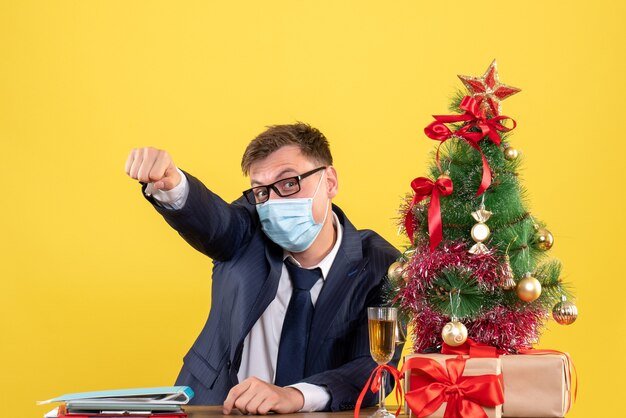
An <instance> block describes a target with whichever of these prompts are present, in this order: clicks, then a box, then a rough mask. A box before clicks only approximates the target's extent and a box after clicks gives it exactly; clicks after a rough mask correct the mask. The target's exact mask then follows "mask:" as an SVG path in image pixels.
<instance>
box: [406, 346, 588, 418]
mask: <svg viewBox="0 0 626 418" xmlns="http://www.w3.org/2000/svg"><path fill="white" fill-rule="evenodd" d="M468 342H469V344H466V345H467V346H464V347H460V348H458V349H452V350H451V349H450V348H449V347H444V350H443V351H444V352H447V353H449V354H411V355H408V356H406V357H405V365H404V368H403V371H404V379H405V399H406V402H405V411H406V412H407V414H409V415H412V416H415V417H430V416H432V417H441V416H443V417H445V418H449V417H465V418H469V417H472V418H473V417H478V416H480V417H484V416H488V417H491V416H503V417H525V418H539V417H546V418H547V417H564V416H565V414H566V413H567V412H568V411H569V409H570V408H571V405H572V402H573V400H574V399H575V397H576V386H577V385H576V384H575V382H574V380H575V373H573V371H574V370H573V367H574V365H573V363H572V361H571V359H570V357H569V356H568V355H567V354H566V353H561V352H558V351H555V350H533V349H528V350H522V354H518V355H511V354H507V355H502V353H501V352H496V350H495V348H493V347H489V346H484V345H481V344H477V343H474V342H473V341H469V340H468ZM463 353H465V354H463ZM459 357H460V358H462V359H464V360H465V368H464V372H463V373H462V374H463V377H466V376H467V377H468V379H467V380H465V379H461V380H460V379H459V378H458V377H457V376H456V375H455V373H456V372H455V371H454V370H451V369H450V367H448V366H447V365H446V366H444V367H442V368H441V369H440V370H438V371H435V372H433V370H434V368H436V366H434V365H433V364H432V362H433V361H434V362H436V363H438V364H439V365H443V364H444V362H446V363H447V362H448V361H449V360H450V359H458V358H459ZM414 359H421V360H414ZM424 359H429V360H430V361H427V360H424ZM485 361H486V363H484V362H485ZM456 367H459V366H456ZM493 370H497V373H495V372H493ZM500 373H501V374H500ZM481 374H482V375H489V374H492V375H496V376H497V377H498V380H499V383H500V389H501V390H502V395H503V398H502V399H503V401H502V402H500V404H501V406H497V407H495V408H494V407H489V406H490V405H492V404H493V403H494V401H495V400H499V398H498V396H497V395H498V393H497V390H498V385H497V383H496V382H495V379H494V378H493V377H492V378H486V379H487V380H491V381H490V382H489V383H487V384H486V385H485V381H483V380H473V381H472V380H470V379H469V376H477V375H481ZM455 379H456V380H455ZM479 384H480V385H482V386H479ZM457 388H458V389H457ZM435 395H436V396H435ZM448 399H453V401H454V402H455V404H454V405H456V406H455V407H454V409H456V410H455V411H452V410H450V409H451V406H450V405H448V404H447V403H446V404H445V411H444V410H443V409H442V408H443V405H444V402H447V401H448ZM459 400H463V402H460V401H459ZM437 402H439V405H440V406H438V409H437V411H435V412H432V411H433V407H434V406H435V405H436V403H437ZM468 402H469V403H468ZM470 403H471V404H472V405H471V406H472V408H473V409H472V410H469V409H467V407H466V406H467V405H470ZM476 405H479V406H482V407H483V408H482V409H483V411H484V414H483V413H479V412H477V411H478V410H477V409H476ZM462 407H463V408H462ZM427 413H431V415H427ZM476 414H478V415H476ZM490 414H493V415H490ZM496 414H497V415H496ZM500 414H501V415H500Z"/></svg>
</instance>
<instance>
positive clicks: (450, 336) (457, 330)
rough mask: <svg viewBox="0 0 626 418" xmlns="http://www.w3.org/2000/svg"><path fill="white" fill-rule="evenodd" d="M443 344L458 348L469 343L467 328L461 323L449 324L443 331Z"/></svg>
mask: <svg viewBox="0 0 626 418" xmlns="http://www.w3.org/2000/svg"><path fill="white" fill-rule="evenodd" d="M441 338H442V339H443V342H444V343H446V344H448V345H449V346H451V347H457V346H459V345H461V344H463V343H464V342H465V341H467V328H465V325H463V324H462V323H461V322H459V321H450V322H448V323H447V324H446V325H445V326H444V327H443V329H442V330H441Z"/></svg>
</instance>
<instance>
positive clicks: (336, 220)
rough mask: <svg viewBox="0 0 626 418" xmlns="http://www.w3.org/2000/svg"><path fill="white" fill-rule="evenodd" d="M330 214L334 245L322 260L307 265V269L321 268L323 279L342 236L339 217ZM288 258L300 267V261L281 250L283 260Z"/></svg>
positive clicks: (333, 258)
mask: <svg viewBox="0 0 626 418" xmlns="http://www.w3.org/2000/svg"><path fill="white" fill-rule="evenodd" d="M332 214H333V225H334V226H335V227H336V229H337V240H336V241H335V245H333V248H332V250H330V252H329V253H328V254H327V255H326V257H324V258H323V259H322V261H320V262H319V263H318V264H316V265H314V266H311V267H307V268H308V269H314V268H317V267H319V268H320V270H322V278H323V279H324V280H326V277H327V276H328V272H329V271H330V268H331V267H332V265H333V262H334V261H335V257H336V256H337V252H338V251H339V247H340V246H341V240H342V238H343V225H341V222H339V218H338V217H337V215H336V214H335V212H332ZM288 258H289V259H291V261H292V262H293V263H294V264H295V265H297V266H298V267H302V266H301V265H300V263H299V262H298V260H296V259H295V258H293V256H292V255H291V254H290V253H289V252H288V251H283V261H285V260H286V259H288Z"/></svg>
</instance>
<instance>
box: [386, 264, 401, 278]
mask: <svg viewBox="0 0 626 418" xmlns="http://www.w3.org/2000/svg"><path fill="white" fill-rule="evenodd" d="M403 273H404V262H403V261H395V262H393V263H391V265H390V266H389V268H388V269H387V277H389V278H390V279H391V280H392V281H397V280H400V278H402V277H403V276H402V274H403Z"/></svg>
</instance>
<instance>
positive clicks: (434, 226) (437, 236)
mask: <svg viewBox="0 0 626 418" xmlns="http://www.w3.org/2000/svg"><path fill="white" fill-rule="evenodd" d="M411 187H412V188H413V190H414V191H415V195H414V196H413V200H411V204H410V205H409V209H408V210H407V212H406V217H405V218H404V226H405V228H406V233H407V234H408V235H409V238H410V239H411V243H413V233H414V232H415V221H414V217H413V207H414V206H415V205H416V204H417V203H418V202H421V201H422V200H424V199H426V198H427V197H430V204H429V205H428V234H429V236H430V251H434V250H435V248H437V245H439V243H440V242H441V239H442V237H443V232H442V230H443V228H442V225H441V205H440V204H439V196H448V195H450V194H452V180H451V179H450V177H448V176H447V175H445V174H443V175H441V176H439V178H438V179H437V181H435V182H433V181H432V180H431V179H428V178H426V177H418V178H416V179H414V180H413V181H412V182H411Z"/></svg>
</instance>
